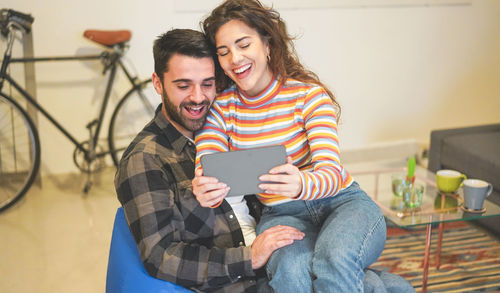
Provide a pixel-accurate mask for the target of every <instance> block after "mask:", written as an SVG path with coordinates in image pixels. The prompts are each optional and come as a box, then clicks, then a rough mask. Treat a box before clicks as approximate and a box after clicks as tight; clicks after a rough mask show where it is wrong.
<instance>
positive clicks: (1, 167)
mask: <svg viewBox="0 0 500 293" xmlns="http://www.w3.org/2000/svg"><path fill="white" fill-rule="evenodd" d="M33 21H34V18H33V17H32V16H31V15H29V14H24V13H21V12H18V11H15V10H12V9H0V31H1V35H2V36H3V37H5V38H6V39H7V46H6V49H5V52H4V55H3V60H2V65H1V67H0V212H1V211H3V210H5V209H7V208H9V207H10V206H12V205H14V204H15V203H16V202H18V201H19V200H20V199H21V198H22V197H23V196H24V195H25V193H26V192H27V191H28V189H29V188H30V187H31V185H32V184H33V182H34V180H35V177H36V175H37V173H38V171H39V168H40V155H41V153H40V139H39V134H38V129H37V127H36V125H35V124H34V123H33V121H32V119H31V118H30V116H29V115H28V114H27V112H26V110H25V109H24V108H23V107H21V105H20V103H19V102H18V101H17V100H16V99H14V98H13V97H12V88H14V89H15V90H16V92H17V93H19V94H20V98H22V99H23V100H25V101H26V102H27V103H29V104H31V105H32V106H33V107H34V108H35V109H36V112H37V113H41V114H42V115H43V116H44V117H45V118H47V119H48V120H49V121H50V123H51V124H52V125H54V126H55V127H56V128H57V129H58V130H59V131H60V132H61V133H62V134H63V135H64V136H65V137H66V138H67V139H69V140H70V141H71V142H72V143H73V144H74V145H75V151H74V152H73V161H74V163H75V165H76V166H77V167H78V168H79V169H80V170H81V171H82V172H84V173H87V181H86V184H85V187H84V189H83V191H84V192H85V193H87V192H88V191H89V189H90V187H91V185H92V181H91V178H90V174H91V173H93V172H96V171H98V170H100V169H101V168H102V167H103V165H104V163H103V160H104V157H105V156H106V155H110V156H111V158H112V160H113V163H114V165H115V166H116V165H118V162H119V159H120V157H121V154H122V153H123V151H124V150H125V148H126V147H127V146H128V144H129V143H130V142H131V141H132V139H133V137H135V135H136V134H137V133H138V132H139V131H140V130H141V129H142V128H143V127H144V125H146V123H147V122H148V121H149V120H151V119H152V118H153V116H154V111H155V108H156V106H157V105H158V104H159V103H160V99H159V97H158V95H157V94H156V92H155V91H154V88H153V86H152V83H151V79H148V80H145V81H138V78H137V77H135V76H132V75H131V73H130V70H128V69H127V67H126V66H125V64H124V63H123V62H122V57H123V56H124V54H125V51H126V49H127V48H128V41H129V40H130V39H131V36H132V34H131V32H130V31H128V30H121V31H99V30H86V31H85V32H84V36H85V37H86V38H87V39H89V40H91V41H93V42H94V43H97V44H99V45H103V46H104V50H103V51H102V52H101V53H100V54H97V55H81V56H55V57H37V58H12V56H11V54H12V48H13V45H14V42H15V39H16V38H17V37H18V35H19V34H27V33H29V32H30V30H31V25H32V23H33ZM81 60H100V61H101V63H102V65H103V74H106V73H108V72H109V76H108V79H107V85H106V90H105V93H104V97H103V99H102V104H101V107H100V109H99V114H98V117H97V118H96V119H94V120H92V121H90V122H89V123H88V124H87V126H86V127H87V129H88V131H89V139H88V140H85V141H83V142H78V141H77V140H76V139H75V137H74V136H73V135H71V134H70V132H68V131H67V130H66V129H65V128H64V127H63V125H62V124H61V123H59V122H58V121H57V120H56V119H55V118H54V117H53V116H52V115H51V114H50V113H49V112H48V111H47V110H46V109H45V108H44V107H43V106H42V105H40V104H39V103H38V102H37V101H36V100H35V99H34V98H33V97H32V96H31V95H30V94H29V93H28V92H27V91H26V90H25V89H24V88H22V87H21V86H20V85H19V83H18V82H16V81H15V80H14V78H13V77H12V76H11V75H10V74H9V65H10V64H12V63H26V62H43V61H81ZM118 69H121V70H122V72H123V73H124V74H125V76H126V77H127V79H128V81H129V82H130V84H131V88H130V90H128V91H127V92H126V94H125V95H124V96H123V97H122V98H121V99H120V100H119V102H118V104H117V105H116V107H115V109H114V110H113V114H112V116H111V120H110V123H109V128H108V137H107V141H108V149H107V150H103V149H104V148H103V147H101V146H100V145H99V144H98V138H99V133H100V130H101V128H102V124H103V123H102V121H103V118H104V115H105V111H106V107H107V105H108V102H109V98H110V95H111V90H112V88H113V84H114V81H115V76H116V74H117V70H118ZM4 85H9V89H10V94H8V93H6V92H5V91H4V90H3V89H4V88H5V86H4ZM18 99H19V98H18Z"/></svg>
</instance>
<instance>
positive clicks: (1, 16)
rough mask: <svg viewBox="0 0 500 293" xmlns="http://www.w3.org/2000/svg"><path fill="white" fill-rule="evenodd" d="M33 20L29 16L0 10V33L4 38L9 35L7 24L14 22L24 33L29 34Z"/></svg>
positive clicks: (10, 10)
mask: <svg viewBox="0 0 500 293" xmlns="http://www.w3.org/2000/svg"><path fill="white" fill-rule="evenodd" d="M34 20H35V19H34V18H33V16H31V15H30V14H25V13H22V12H19V11H15V10H13V9H0V32H1V33H2V35H3V36H5V37H6V36H7V35H8V34H9V23H11V22H14V23H16V24H18V25H19V26H20V27H22V28H23V29H24V31H25V32H26V33H29V32H30V31H31V24H32V23H33V21H34Z"/></svg>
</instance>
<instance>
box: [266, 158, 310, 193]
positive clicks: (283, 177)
mask: <svg viewBox="0 0 500 293" xmlns="http://www.w3.org/2000/svg"><path fill="white" fill-rule="evenodd" d="M286 160H287V163H286V164H284V165H280V166H277V167H274V168H272V169H271V170H269V174H265V175H262V176H260V177H259V180H261V181H269V182H273V183H262V184H259V188H260V189H262V190H264V191H265V193H269V194H279V195H283V196H288V197H292V198H293V197H297V196H299V195H300V192H301V191H302V180H301V179H300V175H299V174H300V171H299V168H297V167H296V166H294V165H293V164H292V158H291V157H290V156H288V157H287V158H286Z"/></svg>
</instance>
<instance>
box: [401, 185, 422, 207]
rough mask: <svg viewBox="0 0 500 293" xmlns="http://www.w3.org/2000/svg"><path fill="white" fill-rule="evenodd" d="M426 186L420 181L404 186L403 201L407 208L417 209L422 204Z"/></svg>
mask: <svg viewBox="0 0 500 293" xmlns="http://www.w3.org/2000/svg"><path fill="white" fill-rule="evenodd" d="M423 194H424V186H423V185H422V184H419V183H413V184H409V185H406V186H404V187H403V202H404V205H405V207H406V208H409V209H416V208H419V207H420V206H421V205H422V196H423Z"/></svg>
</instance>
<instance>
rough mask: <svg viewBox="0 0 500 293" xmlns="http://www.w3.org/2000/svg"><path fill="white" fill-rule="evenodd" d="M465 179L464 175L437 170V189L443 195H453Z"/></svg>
mask: <svg viewBox="0 0 500 293" xmlns="http://www.w3.org/2000/svg"><path fill="white" fill-rule="evenodd" d="M465 179H467V176H465V174H462V173H460V172H458V171H455V170H439V171H437V173H436V182H437V187H438V189H439V191H441V192H443V193H454V192H455V191H457V189H458V188H459V187H460V186H462V183H463V181H464V180H465Z"/></svg>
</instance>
